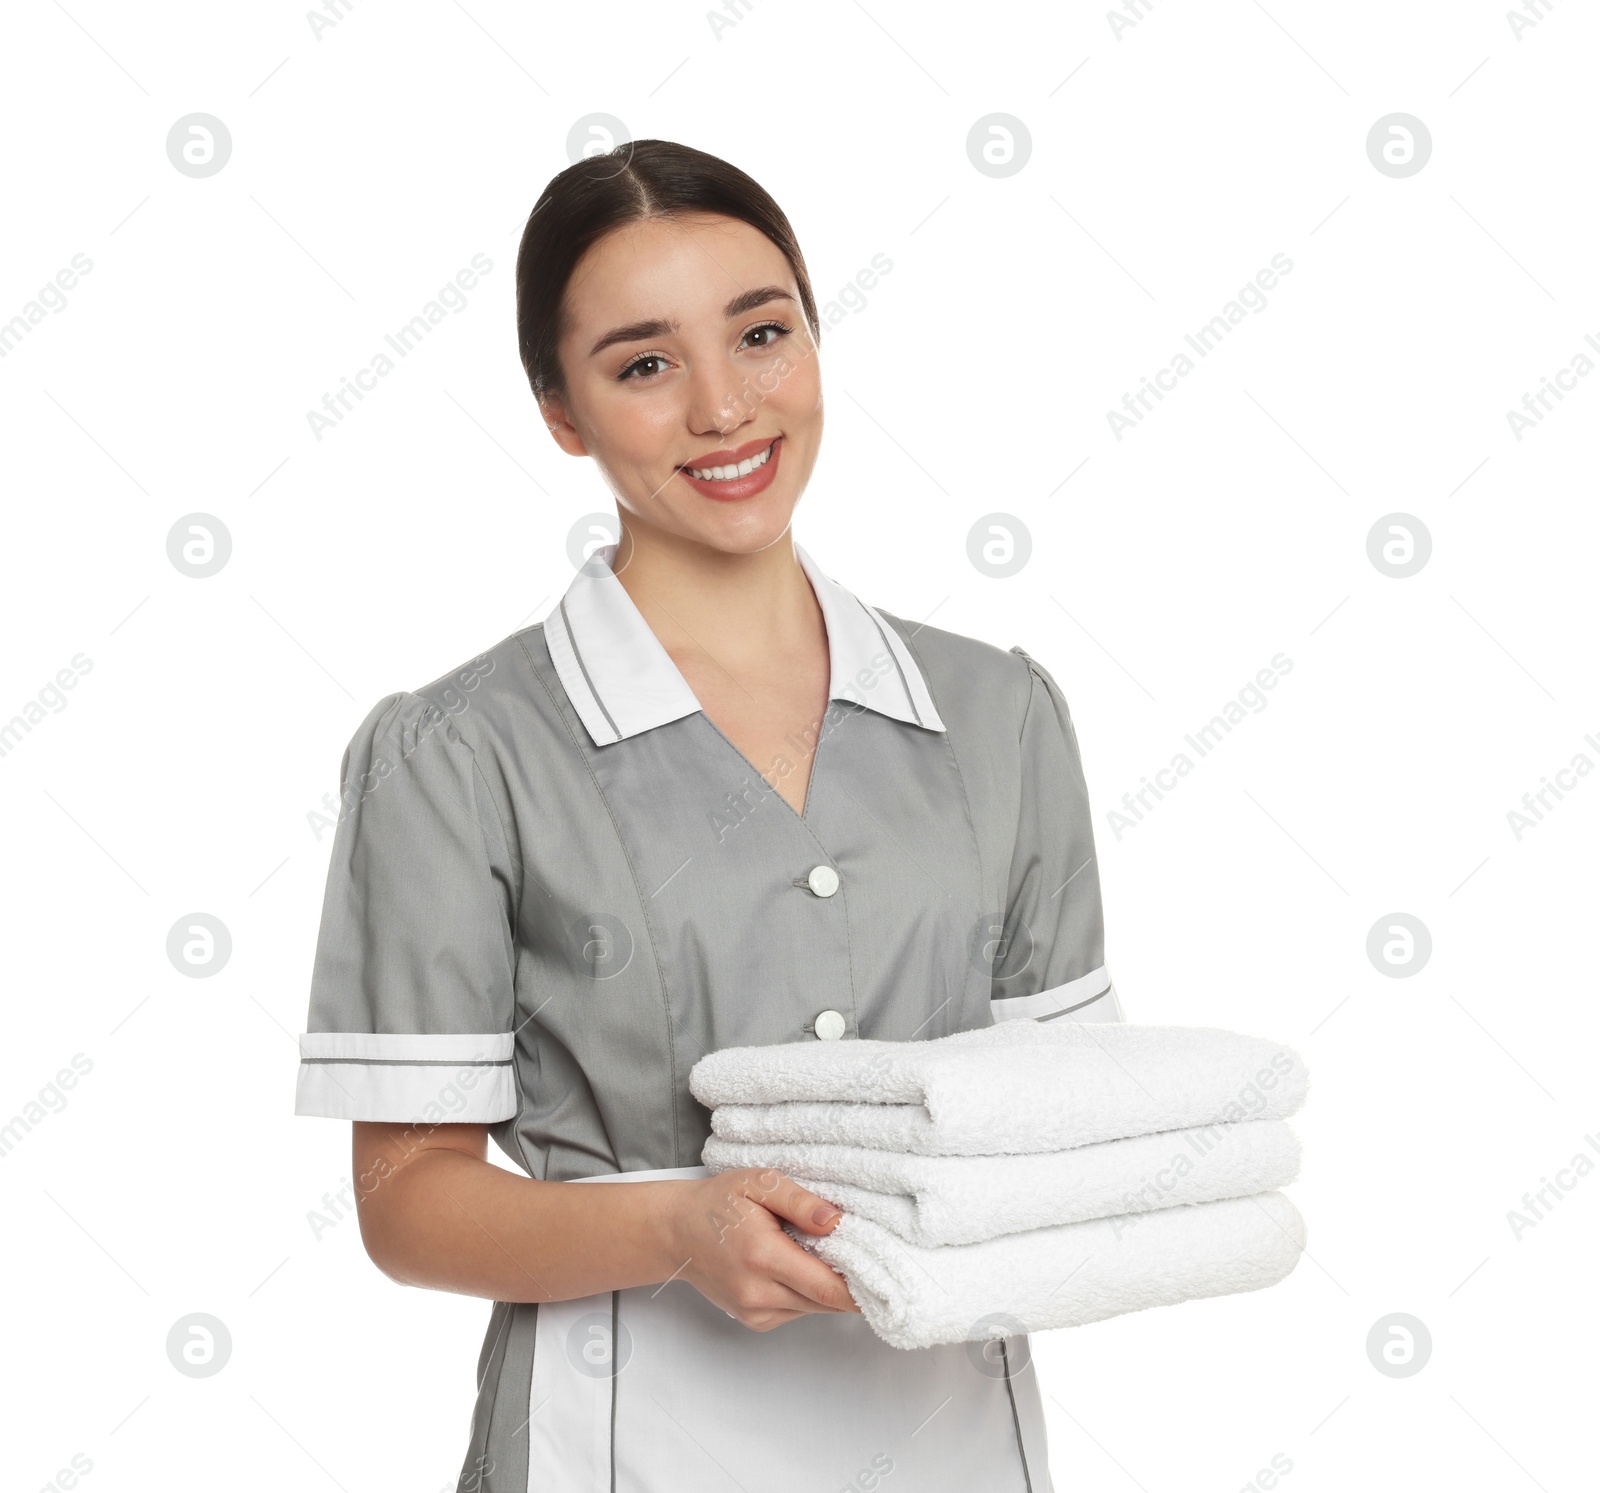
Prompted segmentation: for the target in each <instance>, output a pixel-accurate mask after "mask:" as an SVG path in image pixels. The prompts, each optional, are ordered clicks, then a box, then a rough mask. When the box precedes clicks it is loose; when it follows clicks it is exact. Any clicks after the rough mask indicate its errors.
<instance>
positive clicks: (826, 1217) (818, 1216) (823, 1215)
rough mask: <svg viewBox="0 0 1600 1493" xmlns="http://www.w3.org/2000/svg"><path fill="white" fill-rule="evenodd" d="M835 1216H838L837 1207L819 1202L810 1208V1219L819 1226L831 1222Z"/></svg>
mask: <svg viewBox="0 0 1600 1493" xmlns="http://www.w3.org/2000/svg"><path fill="white" fill-rule="evenodd" d="M837 1217H839V1210H838V1209H837V1208H829V1207H826V1206H823V1205H820V1204H819V1205H818V1206H817V1207H815V1208H813V1209H812V1210H811V1221H812V1223H814V1224H817V1225H818V1226H819V1227H820V1226H821V1225H823V1224H829V1223H832V1222H833V1221H834V1219H836V1218H837Z"/></svg>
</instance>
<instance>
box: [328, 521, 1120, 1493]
mask: <svg viewBox="0 0 1600 1493" xmlns="http://www.w3.org/2000/svg"><path fill="white" fill-rule="evenodd" d="M613 558H614V553H613V551H611V550H601V551H599V552H598V554H597V556H596V557H595V560H594V561H593V562H591V564H590V565H589V566H587V567H586V568H585V570H584V571H581V572H579V574H578V575H577V576H576V577H575V579H574V581H573V583H572V586H571V588H570V589H569V590H568V591H567V593H566V595H565V596H564V597H563V599H562V601H561V603H560V605H559V606H558V607H557V608H556V609H555V611H554V612H552V613H551V615H550V616H549V617H548V618H547V619H546V620H545V621H544V622H543V623H541V624H539V625H537V626H534V627H530V628H527V629H525V630H523V631H521V632H517V633H513V634H512V635H511V636H510V637H507V638H505V639H504V640H503V641H501V642H500V643H498V644H496V645H495V646H494V647H493V648H491V649H489V650H488V651H487V652H485V653H482V654H480V655H479V656H478V657H476V658H474V659H473V660H472V661H471V662H470V663H468V664H466V665H464V666H463V667H461V668H459V669H456V670H452V671H451V673H450V674H448V675H447V676H445V677H444V678H441V679H438V680H436V681H434V682H433V683H431V684H429V685H426V686H424V687H423V688H421V689H419V690H416V691H414V692H411V691H402V692H400V693H397V694H392V695H389V696H387V697H385V698H384V699H382V700H380V701H379V702H378V703H377V704H376V705H375V706H374V707H373V708H372V710H371V712H370V713H369V714H368V716H367V718H366V719H365V720H364V721H363V722H362V723H361V725H360V727H359V728H358V729H357V731H356V733H355V735H354V736H353V738H352V739H351V741H350V745H349V748H348V750H347V752H346V754H345V758H344V763H343V767H342V770H341V778H342V788H343V795H344V797H343V802H342V805H341V814H340V820H339V824H338V828H337V830H336V832H335V836H334V842H333V854H332V862H331V864H330V866H329V870H328V882H327V891H326V898H325V901H324V905H323V912H322V922H321V927H320V932H319V936H318V943H317V952H316V963H315V969H314V973H313V978H312V987H311V1001H310V1017H309V1020H308V1022H307V1027H308V1030H307V1031H306V1032H305V1033H304V1034H303V1035H302V1037H301V1039H300V1048H301V1059H302V1061H301V1064H300V1074H299V1088H298V1095H297V1102H296V1111H297V1113H300V1114H308V1115H326V1116H331V1117H334V1118H339V1119H346V1120H381V1121H392V1122H407V1123H410V1124H412V1125H414V1126H416V1127H417V1130H418V1132H419V1133H426V1131H427V1130H428V1129H429V1127H431V1126H434V1125H439V1124H458V1123H464V1122H470V1123H479V1124H487V1125H488V1126H489V1127H490V1133H491V1134H492V1135H493V1137H494V1139H495V1141H496V1142H497V1143H498V1145H499V1146H500V1147H501V1149H502V1150H503V1151H504V1152H505V1153H506V1154H507V1155H508V1156H509V1157H511V1158H512V1160H513V1161H515V1163H516V1164H517V1166H518V1167H520V1168H521V1169H522V1170H523V1171H525V1172H526V1173H527V1174H528V1175H529V1176H530V1177H534V1178H538V1179H541V1180H546V1181H558V1182H582V1181H603V1180H620V1181H627V1180H637V1179H639V1178H641V1177H650V1176H669V1177H676V1176H684V1177H688V1176H699V1175H705V1171H704V1168H703V1167H701V1165H700V1150H701V1146H702V1144H703V1143H704V1141H705V1139H706V1137H707V1136H708V1135H709V1134H710V1111H709V1110H707V1109H706V1108H705V1107H704V1106H703V1105H701V1104H700V1103H699V1101H697V1100H696V1099H695V1098H694V1097H693V1096H692V1095H691V1094H690V1092H689V1083H688V1077H689V1069H690V1068H691V1067H692V1066H693V1065H694V1063H695V1061H696V1059H698V1058H699V1057H701V1056H702V1055H703V1054H705V1053H708V1052H712V1051H715V1050H716V1049H718V1048H723V1047H733V1046H743V1045H754V1044H767V1043H774V1042H803V1041H837V1040H845V1041H849V1040H854V1039H857V1038H881V1039H888V1040H891V1041H915V1040H923V1039H931V1038H935V1037H942V1036H946V1035H948V1034H950V1033H952V1032H958V1031H964V1030H967V1029H969V1028H972V1027H980V1026H987V1025H989V1024H990V1023H991V1022H994V1021H997V1020H1013V1019H1022V1020H1040V1021H1048V1020H1069V1021H1120V1020H1122V1019H1123V1016H1122V1012H1121V1010H1120V1008H1119V1006H1118V1002H1117V997H1116V993H1115V991H1114V990H1113V989H1112V986H1111V981H1110V976H1109V974H1108V973H1107V969H1106V963H1105V955H1104V931H1103V922H1102V915H1101V903H1100V884H1099V877H1098V875H1097V868H1096V864H1095V859H1094V840H1093V833H1092V830H1091V824H1090V817H1089V805H1088V799H1087V794H1086V792H1085V787H1084V778H1083V770H1082V766H1081V763H1080V760H1079V755H1078V743H1077V739H1076V736H1075V734H1074V731H1073V725H1072V720H1071V717H1070V716H1069V714H1068V711H1067V704H1066V701H1065V700H1064V699H1063V698H1062V695H1061V692H1060V690H1059V689H1058V688H1057V686H1056V684H1055V682H1054V680H1053V679H1052V678H1051V677H1050V675H1049V674H1048V673H1047V672H1046V671H1045V669H1044V668H1042V667H1041V666H1040V665H1039V664H1038V663H1036V662H1035V661H1034V660H1033V659H1031V658H1029V657H1028V656H1027V655H1026V654H1024V653H1023V652H1022V650H1021V649H1012V650H1011V651H1010V652H1009V653H1008V652H1005V651H1003V650H1001V649H997V648H994V647H991V646H989V645H988V644H986V643H981V642H978V641H976V640H974V639H971V638H966V637H961V636H959V635H957V634H954V633H948V632H942V631H940V630H938V629H937V628H933V627H927V626H921V627H918V626H915V625H913V624H909V623H907V622H904V621H902V620H901V619H899V618H897V617H894V616H891V615H888V614H886V613H882V612H879V611H876V610H874V609H873V608H871V607H868V606H866V605H864V604H863V603H862V602H860V601H858V600H857V599H856V597H855V596H853V595H852V594H851V593H850V592H849V591H847V590H846V589H844V588H843V587H842V586H840V585H838V584H837V583H836V582H834V581H832V580H830V579H829V578H828V577H826V576H825V575H823V574H822V572H821V571H820V570H818V569H817V567H816V565H815V564H814V563H813V562H812V561H811V559H810V558H809V557H808V556H807V555H805V553H804V552H803V551H800V560H801V563H802V566H803V567H804V570H805V573H806V575H807V577H808V578H809V580H810V582H811V585H812V588H813V590H814V591H815V592H816V595H817V599H818V601H819V603H820V604H821V608H822V613H823V619H824V622H825V624H826V627H827V633H828V648H829V654H830V659H831V682H830V686H829V694H830V704H829V707H828V710H827V714H826V717H825V719H824V720H823V722H822V723H821V726H820V729H819V730H818V732H817V733H816V736H815V738H814V739H815V742H816V756H815V763H814V769H813V773H812V777H811V780H810V787H809V791H808V795H807V798H806V802H805V808H804V812H803V813H796V812H795V810H794V809H793V808H792V807H791V806H790V805H789V804H788V803H787V802H786V801H785V800H784V799H783V798H782V797H781V795H779V794H778V793H777V792H776V791H775V790H774V789H773V788H771V787H770V786H769V785H768V780H767V779H764V778H763V773H766V774H767V775H768V778H771V777H774V776H781V775H782V774H783V773H784V772H785V767H784V764H783V763H781V762H780V763H778V764H772V763H759V764H752V763H750V762H749V761H748V760H746V758H745V757H744V756H743V755H742V754H741V753H740V752H739V751H738V750H737V749H736V748H735V747H734V746H733V744H732V743H731V742H730V741H729V740H728V739H727V738H726V737H725V736H724V735H723V734H722V732H721V731H719V730H718V729H717V727H716V726H715V725H713V724H712V722H711V721H710V719H709V718H708V717H707V716H706V715H705V714H704V713H703V712H702V711H701V709H700V707H699V704H698V702H697V701H696V699H695V696H694V694H693V692H692V691H691V690H690V689H689V686H688V684H687V683H686V682H685V680H684V679H683V676H682V675H681V674H680V673H679V672H678V670H677V668H676V666H675V665H674V664H673V663H672V660H671V658H670V657H669V655H668V654H667V652H666V650H665V649H664V648H663V647H662V646H661V644H660V642H659V641H658V640H657V638H656V637H655V635H654V633H652V632H651V630H650V628H649V626H648V624H647V623H646V622H645V621H644V619H643V617H642V616H641V615H640V613H639V611H638V609H637V608H636V607H635V606H634V605H633V602H632V600H631V599H630V598H629V597H628V594H627V592H626V591H625V590H624V589H623V587H622V584H621V582H620V581H618V580H617V578H616V576H615V575H613V574H612V572H611V570H610V569H609V565H610V562H611V560H612V559H613ZM802 745H803V743H797V744H796V748H795V755H794V757H792V758H791V759H789V760H790V762H791V763H794V762H798V761H800V751H801V746H802ZM758 769H759V770H758ZM534 1268H535V1269H536V1268H537V1265H536V1262H534ZM478 1384H479V1390H478V1399H477V1406H476V1411H475V1415H474V1419H473V1427H472V1437H471V1444H470V1446H469V1449H468V1452H467V1456H466V1461H465V1466H464V1469H463V1472H462V1478H461V1487H462V1488H463V1489H465V1490H481V1493H556V1490H559V1493H568V1490H571V1493H675V1490H679V1489H683V1488H689V1487H694V1488H697V1489H708V1490H721V1489H724V1488H726V1489H738V1488H746V1489H753V1488H757V1487H759V1488H761V1489H763V1490H764V1493H790V1490H793V1493H800V1490H805V1493H827V1490H833V1489H838V1488H852V1489H856V1488H861V1489H865V1488H871V1487H874V1486H876V1484H877V1483H878V1482H879V1481H881V1480H882V1479H884V1478H885V1477H888V1478H889V1479H890V1485H891V1486H898V1487H904V1488H908V1489H909V1488H915V1489H919V1490H938V1489H961V1490H968V1489H973V1488H982V1489H984V1490H985V1493H1011V1490H1018V1493H1023V1490H1026V1493H1048V1490H1049V1489H1050V1487H1051V1482H1050V1473H1049V1468H1048V1465H1047V1460H1048V1459H1047V1454H1046V1444H1045V1429H1044V1417H1043V1411H1042V1404H1041V1399H1040V1393H1039V1388H1038V1383H1037V1373H1036V1371H1035V1370H1034V1369H1033V1368H1032V1366H1031V1364H1030V1362H1029V1341H1028V1338H1027V1336H1026V1335H1025V1334H1020V1333H1019V1334H1017V1335H1014V1336H1011V1337H1005V1338H1000V1339H995V1340H992V1341H990V1342H988V1343H979V1342H972V1343H958V1344H950V1345H946V1346H943V1347H937V1348H932V1349H925V1350H922V1351H919V1352H906V1351H903V1350H901V1349H897V1348H891V1347H889V1346H888V1345H887V1344H885V1343H884V1342H882V1340H881V1339H879V1338H877V1337H876V1336H875V1335H874V1334H873V1333H872V1331H871V1329H870V1328H869V1327H868V1326H867V1324H866V1321H865V1319H864V1318H862V1317H860V1316H858V1315H856V1314H854V1313H817V1314H810V1315H806V1316H803V1317H800V1318H797V1319H795V1320H794V1321H791V1322H788V1323H785V1324H784V1325H783V1326H781V1327H778V1328H775V1329H773V1330H772V1331H770V1332H764V1333H762V1332H752V1331H750V1330H749V1329H748V1328H745V1327H744V1326H742V1325H740V1324H739V1323H738V1322H737V1321H735V1320H733V1319H732V1318H730V1317H728V1316H727V1315H726V1314H725V1313H724V1312H722V1311H721V1310H720V1309H719V1308H717V1307H715V1306H714V1305H713V1304H712V1303H710V1302H709V1301H707V1299H706V1298H705V1297H704V1296H702V1295H701V1294H700V1293H699V1292H698V1291H697V1290H695V1289H694V1287H693V1286H691V1285H689V1284H688V1283H687V1282H685V1281H683V1280H681V1279H680V1280H673V1281H671V1282H669V1283H668V1284H666V1285H665V1286H664V1287H663V1286H660V1285H654V1286H647V1287H638V1288H633V1289H628V1290H619V1291H614V1292H606V1293H603V1294H600V1295H597V1296H590V1297H585V1298H582V1299H580V1300H577V1301H564V1302H545V1303H533V1302H499V1303H496V1304H495V1305H494V1306H493V1308H492V1311H491V1314H490V1320H489V1324H488V1332H487V1335H486V1337H485V1341H484V1345H483V1350H482V1354H481V1357H480V1359H479V1363H478Z"/></svg>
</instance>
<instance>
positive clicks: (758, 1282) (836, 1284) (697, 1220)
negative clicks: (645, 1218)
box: [660, 1166, 861, 1332]
mask: <svg viewBox="0 0 1600 1493" xmlns="http://www.w3.org/2000/svg"><path fill="white" fill-rule="evenodd" d="M660 1185H661V1187H662V1189H663V1192H662V1199H661V1208H660V1218H661V1221H662V1226H663V1228H664V1229H665V1231H666V1236H667V1242H668V1245H669V1248H670V1254H671V1256H672V1263H673V1266H674V1268H675V1269H676V1275H675V1276H674V1277H673V1278H674V1279H683V1280H687V1281H688V1282H689V1283H690V1284H691V1285H692V1286H694V1288H695V1289H696V1290H697V1291H699V1292H700V1294H701V1295H702V1296H704V1297H705V1298H706V1299H707V1300H708V1301H711V1302H713V1303H714V1304H715V1305H717V1306H719V1307H721V1308H722V1310H723V1311H725V1312H727V1313H728V1315H729V1316H731V1317H734V1318H736V1319H737V1320H738V1321H740V1322H742V1323H743V1324H744V1325H745V1326H746V1327H748V1328H750V1329H751V1330H752V1331H753V1332H768V1331H770V1330H771V1329H772V1328H774V1327H780V1326H782V1325H783V1324H784V1323H785V1322H789V1321H792V1320H793V1319H794V1318H796V1317H798V1316H801V1315H803V1314H804V1313H806V1312H857V1313H859V1312H860V1310H861V1308H860V1307H858V1306H857V1305H856V1303H855V1299H854V1298H853V1297H852V1296H851V1295H850V1289H849V1287H848V1286H847V1285H846V1284H845V1279H844V1277H843V1276H842V1275H840V1274H839V1273H838V1272H837V1271H836V1270H833V1269H832V1268H831V1267H830V1266H828V1265H826V1264H824V1263H823V1261H821V1260H819V1259H818V1258H817V1257H816V1256H815V1255H813V1254H811V1253H810V1252H808V1251H807V1250H805V1249H802V1248H801V1247H800V1245H798V1244H796V1243H795V1241H794V1240H793V1239H791V1238H790V1237H789V1236H788V1235H787V1234H786V1233H784V1231H783V1223H784V1221H787V1222H789V1223H792V1224H793V1225H794V1226H795V1227H796V1228H798V1229H801V1230H803V1231H804V1232H806V1233H808V1234H826V1233H829V1232H830V1231H831V1230H832V1228H833V1226H834V1224H835V1223H836V1222H837V1221H838V1219H839V1218H840V1216H841V1214H840V1210H839V1209H838V1208H836V1207H835V1206H834V1205H833V1204H832V1203H829V1202H827V1201H825V1200H824V1199H822V1198H820V1197H818V1196H817V1195H816V1193H814V1192H809V1191H807V1190H806V1189H805V1188H804V1187H802V1186H801V1185H800V1184H799V1183H798V1182H796V1181H795V1180H794V1179H793V1178H792V1177H786V1176H785V1175H784V1174H783V1173H782V1172H779V1171H773V1170H770V1169H766V1168H762V1167H755V1166H747V1167H736V1168H734V1169H733V1170H731V1171H726V1172H717V1173H715V1174H713V1175H712V1176H709V1177H696V1178H691V1179H686V1180H682V1181H679V1180H673V1181H663V1182H662V1183H661V1184H660ZM819 1220H820V1221H819Z"/></svg>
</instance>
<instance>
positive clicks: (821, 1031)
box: [816, 1011, 845, 1042]
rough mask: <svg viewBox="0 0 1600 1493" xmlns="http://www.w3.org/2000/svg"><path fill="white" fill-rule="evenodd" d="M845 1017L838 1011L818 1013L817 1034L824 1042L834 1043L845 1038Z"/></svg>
mask: <svg viewBox="0 0 1600 1493" xmlns="http://www.w3.org/2000/svg"><path fill="white" fill-rule="evenodd" d="M844 1026H845V1022H844V1017H842V1016H841V1015H840V1014H839V1013H838V1012H837V1011H818V1012H817V1020H816V1032H817V1035H818V1036H819V1037H821V1038H822V1040H823V1041H824V1042H834V1041H837V1040H838V1039H839V1038H840V1037H842V1036H844Z"/></svg>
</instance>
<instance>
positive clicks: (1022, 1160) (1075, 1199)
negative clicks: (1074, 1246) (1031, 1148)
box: [701, 1120, 1300, 1246]
mask: <svg viewBox="0 0 1600 1493" xmlns="http://www.w3.org/2000/svg"><path fill="white" fill-rule="evenodd" d="M701 1160H702V1161H703V1163H704V1164H705V1165H706V1166H707V1167H709V1168H710V1170H711V1171H713V1172H721V1171H728V1170H731V1169H732V1168H735V1167H747V1166H754V1167H761V1168H763V1169H771V1170H774V1171H779V1172H782V1173H783V1174H784V1175H785V1176H788V1177H792V1178H793V1179H794V1180H795V1181H797V1182H799V1183H801V1184H802V1185H803V1186H805V1187H807V1188H809V1189H810V1190H811V1191H812V1192H814V1193H816V1194H817V1196H818V1197H821V1198H825V1199H826V1200H827V1201H828V1202H830V1203H833V1204H834V1205H835V1206H837V1207H839V1208H843V1209H844V1210H845V1211H846V1212H847V1213H851V1214H856V1215H858V1216H860V1217H862V1218H868V1219H871V1220H872V1221H873V1222H875V1223H878V1224H881V1225H882V1226H883V1227H884V1228H886V1229H889V1230H890V1231H892V1232H893V1233H895V1234H897V1235H899V1236H900V1237H901V1238H902V1239H905V1240H907V1241H909V1242H910V1243H913V1244H920V1245H926V1246H934V1245H941V1244H976V1243H979V1242H980V1241H982V1240H984V1239H988V1238H992V1237H993V1236H995V1235H997V1234H1014V1233H1020V1232H1021V1231H1023V1230H1025V1229H1038V1228H1045V1227H1049V1226H1052V1225H1055V1224H1066V1223H1080V1222H1083V1221H1085V1220H1088V1219H1094V1218H1107V1217H1110V1216H1112V1215H1114V1214H1120V1213H1144V1212H1148V1211H1150V1210H1152V1209H1155V1208H1168V1207H1176V1206H1178V1205H1180V1204H1188V1203H1210V1202H1216V1201H1218V1200H1220V1199H1223V1198H1238V1197H1248V1196H1250V1195H1251V1194H1253V1193H1258V1192H1269V1191H1272V1190H1273V1189H1275V1188H1279V1187H1282V1186H1284V1185H1286V1184H1287V1183H1289V1182H1292V1181H1293V1180H1294V1179H1295V1177H1296V1176H1298V1175H1299V1171H1300V1141H1299V1138H1298V1137H1297V1136H1296V1135H1295V1133H1294V1131H1293V1130H1291V1129H1290V1128H1289V1126H1288V1125H1287V1124H1286V1123H1285V1122H1284V1121H1282V1120H1246V1121H1244V1122H1242V1123H1240V1124H1218V1125H1210V1126H1204V1127H1199V1128H1193V1129H1188V1130H1167V1131H1161V1132H1158V1133H1157V1134H1154V1135H1142V1136H1135V1137H1131V1138H1128V1139H1123V1140H1114V1141H1100V1142H1097V1143H1095V1144H1093V1145H1087V1146H1077V1147H1074V1148H1073V1149H1071V1150H1067V1151H1050V1152H1044V1153H1034V1154H1027V1155H1017V1156H911V1155H903V1154H900V1153H897V1152H894V1151H875V1150H869V1149H867V1148H866V1147H863V1146H831V1145H812V1144H807V1143H804V1142H799V1143H792V1144H783V1143H779V1142H770V1143H766V1144H757V1143H749V1142H744V1141H731V1140H724V1139H723V1138H722V1137H720V1136H717V1135H713V1136H711V1138H710V1139H709V1140H707V1141H706V1143H705V1148H704V1150H703V1151H702V1153H701Z"/></svg>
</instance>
